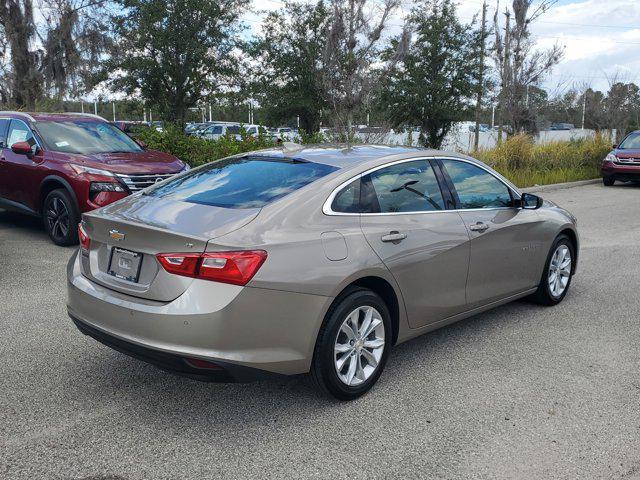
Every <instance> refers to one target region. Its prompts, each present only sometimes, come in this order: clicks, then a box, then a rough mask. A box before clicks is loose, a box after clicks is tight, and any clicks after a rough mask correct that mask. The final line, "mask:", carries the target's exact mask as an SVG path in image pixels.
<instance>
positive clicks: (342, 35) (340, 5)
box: [322, 0, 408, 137]
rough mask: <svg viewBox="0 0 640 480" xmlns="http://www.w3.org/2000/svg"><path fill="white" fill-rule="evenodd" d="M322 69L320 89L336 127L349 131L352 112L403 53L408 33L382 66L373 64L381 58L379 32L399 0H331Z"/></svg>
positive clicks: (381, 41)
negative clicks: (374, 66)
mask: <svg viewBox="0 0 640 480" xmlns="http://www.w3.org/2000/svg"><path fill="white" fill-rule="evenodd" d="M330 5H331V16H330V19H329V24H328V27H327V42H326V44H325V48H324V55H323V64H324V68H323V70H322V80H323V90H324V93H325V96H326V99H327V101H328V102H329V104H330V105H331V107H332V109H333V111H334V114H335V115H336V120H337V123H338V126H339V127H342V128H344V129H346V131H347V133H348V135H347V137H348V136H349V134H350V133H351V130H352V125H353V114H354V112H355V111H356V110H357V109H358V108H359V107H361V106H362V105H363V104H364V103H365V102H366V100H367V98H368V97H369V95H370V94H371V92H372V90H373V89H374V87H376V86H377V85H378V84H379V80H380V78H382V76H383V75H384V74H385V73H386V72H388V70H389V69H390V68H392V67H393V65H394V64H395V63H396V62H397V61H398V60H399V59H400V58H401V57H402V55H403V53H404V46H405V45H406V41H407V39H408V35H403V37H402V40H401V42H399V43H397V51H396V54H395V55H394V56H392V57H390V58H389V59H388V60H389V62H388V65H387V66H385V67H378V68H373V65H374V63H375V62H376V61H378V60H379V58H380V53H381V49H382V44H383V41H384V40H383V37H382V33H383V31H384V30H385V28H386V27H387V26H388V22H389V16H390V15H391V14H392V13H393V12H394V11H395V10H396V9H397V8H398V6H399V5H400V0H331V3H330Z"/></svg>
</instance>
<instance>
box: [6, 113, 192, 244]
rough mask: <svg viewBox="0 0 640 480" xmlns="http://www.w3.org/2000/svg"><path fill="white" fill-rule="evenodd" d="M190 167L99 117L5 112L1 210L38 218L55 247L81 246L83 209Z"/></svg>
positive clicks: (89, 208) (121, 196)
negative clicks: (136, 139) (56, 245)
mask: <svg viewBox="0 0 640 480" xmlns="http://www.w3.org/2000/svg"><path fill="white" fill-rule="evenodd" d="M188 168H189V167H188V166H187V165H185V164H184V163H183V162H182V161H181V160H179V159H178V158H176V157H174V156H173V155H169V154H167V153H162V152H156V151H152V150H146V149H145V148H143V146H141V145H140V144H138V143H136V141H134V140H132V139H131V138H130V137H128V136H127V135H126V134H125V133H124V132H122V131H121V130H120V129H118V128H117V127H115V126H114V125H112V124H110V123H108V122H107V121H105V120H104V119H102V118H101V117H97V116H93V115H84V114H70V113H65V114H62V113H60V114H58V113H31V114H28V113H21V112H0V208H6V209H11V210H17V211H20V212H24V213H28V214H31V215H37V216H41V217H42V219H43V222H44V227H45V229H46V231H47V233H48V234H49V236H50V237H51V240H53V241H54V242H55V243H56V244H58V245H73V244H75V243H77V242H78V231H77V230H78V229H77V224H78V222H79V221H80V214H81V213H82V212H87V211H89V210H93V209H95V208H98V207H102V206H104V205H107V204H109V203H112V202H114V201H116V200H119V199H121V198H123V197H125V196H127V195H129V194H131V193H134V192H136V191H138V190H141V189H143V188H145V187H148V186H150V185H152V184H154V183H156V182H159V181H161V180H164V179H165V178H168V177H170V176H172V175H174V174H176V173H178V172H181V171H184V170H186V169H188Z"/></svg>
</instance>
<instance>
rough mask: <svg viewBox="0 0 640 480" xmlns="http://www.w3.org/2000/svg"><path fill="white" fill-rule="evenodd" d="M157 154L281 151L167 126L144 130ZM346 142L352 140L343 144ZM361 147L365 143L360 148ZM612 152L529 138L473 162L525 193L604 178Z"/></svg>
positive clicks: (264, 143)
mask: <svg viewBox="0 0 640 480" xmlns="http://www.w3.org/2000/svg"><path fill="white" fill-rule="evenodd" d="M136 136H137V138H139V139H140V140H143V141H145V142H146V143H147V145H148V147H149V148H150V149H152V150H160V151H163V152H168V153H171V154H173V155H175V156H176V157H178V158H180V159H182V160H184V161H185V162H186V163H188V164H189V165H191V166H192V167H196V166H198V165H202V164H204V163H209V162H212V161H214V160H218V159H220V158H224V157H228V156H230V155H236V154H238V153H243V152H250V151H254V150H259V149H262V148H270V147H274V146H276V143H275V142H274V141H273V140H272V139H271V138H269V137H268V136H267V135H266V134H265V133H264V132H262V133H261V134H260V135H259V136H258V137H252V136H250V135H247V134H246V132H244V131H241V133H240V136H241V139H240V140H237V139H236V138H235V136H228V137H223V138H221V139H220V140H215V141H212V140H204V139H202V138H198V137H187V136H186V135H184V133H183V132H182V129H180V128H178V127H176V126H171V125H169V126H166V127H165V129H164V131H163V132H158V131H156V130H155V129H151V128H149V129H144V130H142V131H140V132H139V133H137V134H136ZM301 139H302V143H305V144H311V143H322V142H323V141H325V138H324V137H323V135H322V134H320V133H317V134H305V133H304V132H301ZM342 140H346V138H342ZM355 143H359V142H355ZM610 150H611V142H610V140H609V139H608V138H607V137H605V136H604V135H600V134H598V135H595V136H594V137H593V138H586V139H579V140H571V141H564V142H551V143H546V144H542V145H537V144H536V143H535V142H534V140H533V138H531V137H530V136H528V135H524V134H523V135H514V136H512V137H510V138H508V139H507V140H506V141H504V142H503V143H502V144H501V145H498V146H497V147H495V148H491V149H482V150H480V151H478V152H474V153H473V156H474V157H476V158H478V159H479V160H482V161H483V162H485V163H486V164H487V165H489V166H491V167H493V168H494V169H496V170H497V171H499V172H500V173H501V174H503V175H504V176H505V177H507V178H508V179H509V180H511V181H512V182H513V183H515V184H516V185H517V186H519V187H529V186H532V185H544V184H549V183H561V182H572V181H576V180H586V179H591V178H597V177H599V176H600V164H601V163H602V159H603V158H604V157H605V156H606V155H607V153H608V152H609V151H610Z"/></svg>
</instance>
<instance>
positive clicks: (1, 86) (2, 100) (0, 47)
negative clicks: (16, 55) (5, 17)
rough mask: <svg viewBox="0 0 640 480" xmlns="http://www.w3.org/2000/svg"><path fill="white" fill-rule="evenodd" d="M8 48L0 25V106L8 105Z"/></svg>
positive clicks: (9, 92)
mask: <svg viewBox="0 0 640 480" xmlns="http://www.w3.org/2000/svg"><path fill="white" fill-rule="evenodd" d="M8 54H9V51H8V48H7V37H6V35H5V32H4V27H3V26H2V24H0V105H3V104H5V105H6V104H7V103H9V96H10V95H11V91H10V83H11V79H10V76H9V71H8V69H7V66H8Z"/></svg>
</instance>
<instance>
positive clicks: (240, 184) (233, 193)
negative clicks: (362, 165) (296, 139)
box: [147, 157, 337, 208]
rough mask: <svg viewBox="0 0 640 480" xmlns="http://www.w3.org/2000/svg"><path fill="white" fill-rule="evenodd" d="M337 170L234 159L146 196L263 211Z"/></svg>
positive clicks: (277, 160)
mask: <svg viewBox="0 0 640 480" xmlns="http://www.w3.org/2000/svg"><path fill="white" fill-rule="evenodd" d="M335 170H337V168H336V167H332V166H330V165H323V164H320V163H311V162H305V161H297V160H288V159H280V158H268V157H264V158H260V157H243V158H232V159H228V160H220V161H218V162H214V163H212V164H209V165H207V166H206V167H204V168H198V169H195V170H193V171H191V172H190V173H189V174H186V175H182V176H180V177H179V178H176V179H174V180H173V181H169V182H167V183H166V184H164V185H160V186H158V187H155V188H152V189H151V190H149V191H147V195H151V196H154V197H159V198H166V199H173V200H180V201H183V202H191V203H199V204H202V205H212V206H216V207H224V208H260V207H263V206H264V205H266V204H268V203H270V202H273V201H274V200H277V199H279V198H282V197H284V196H285V195H288V194H290V193H291V192H294V191H295V190H298V189H299V188H302V187H304V186H305V185H308V184H310V183H311V182H314V181H316V180H318V179H319V178H322V177H324V176H325V175H327V174H329V173H331V172H333V171H335Z"/></svg>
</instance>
